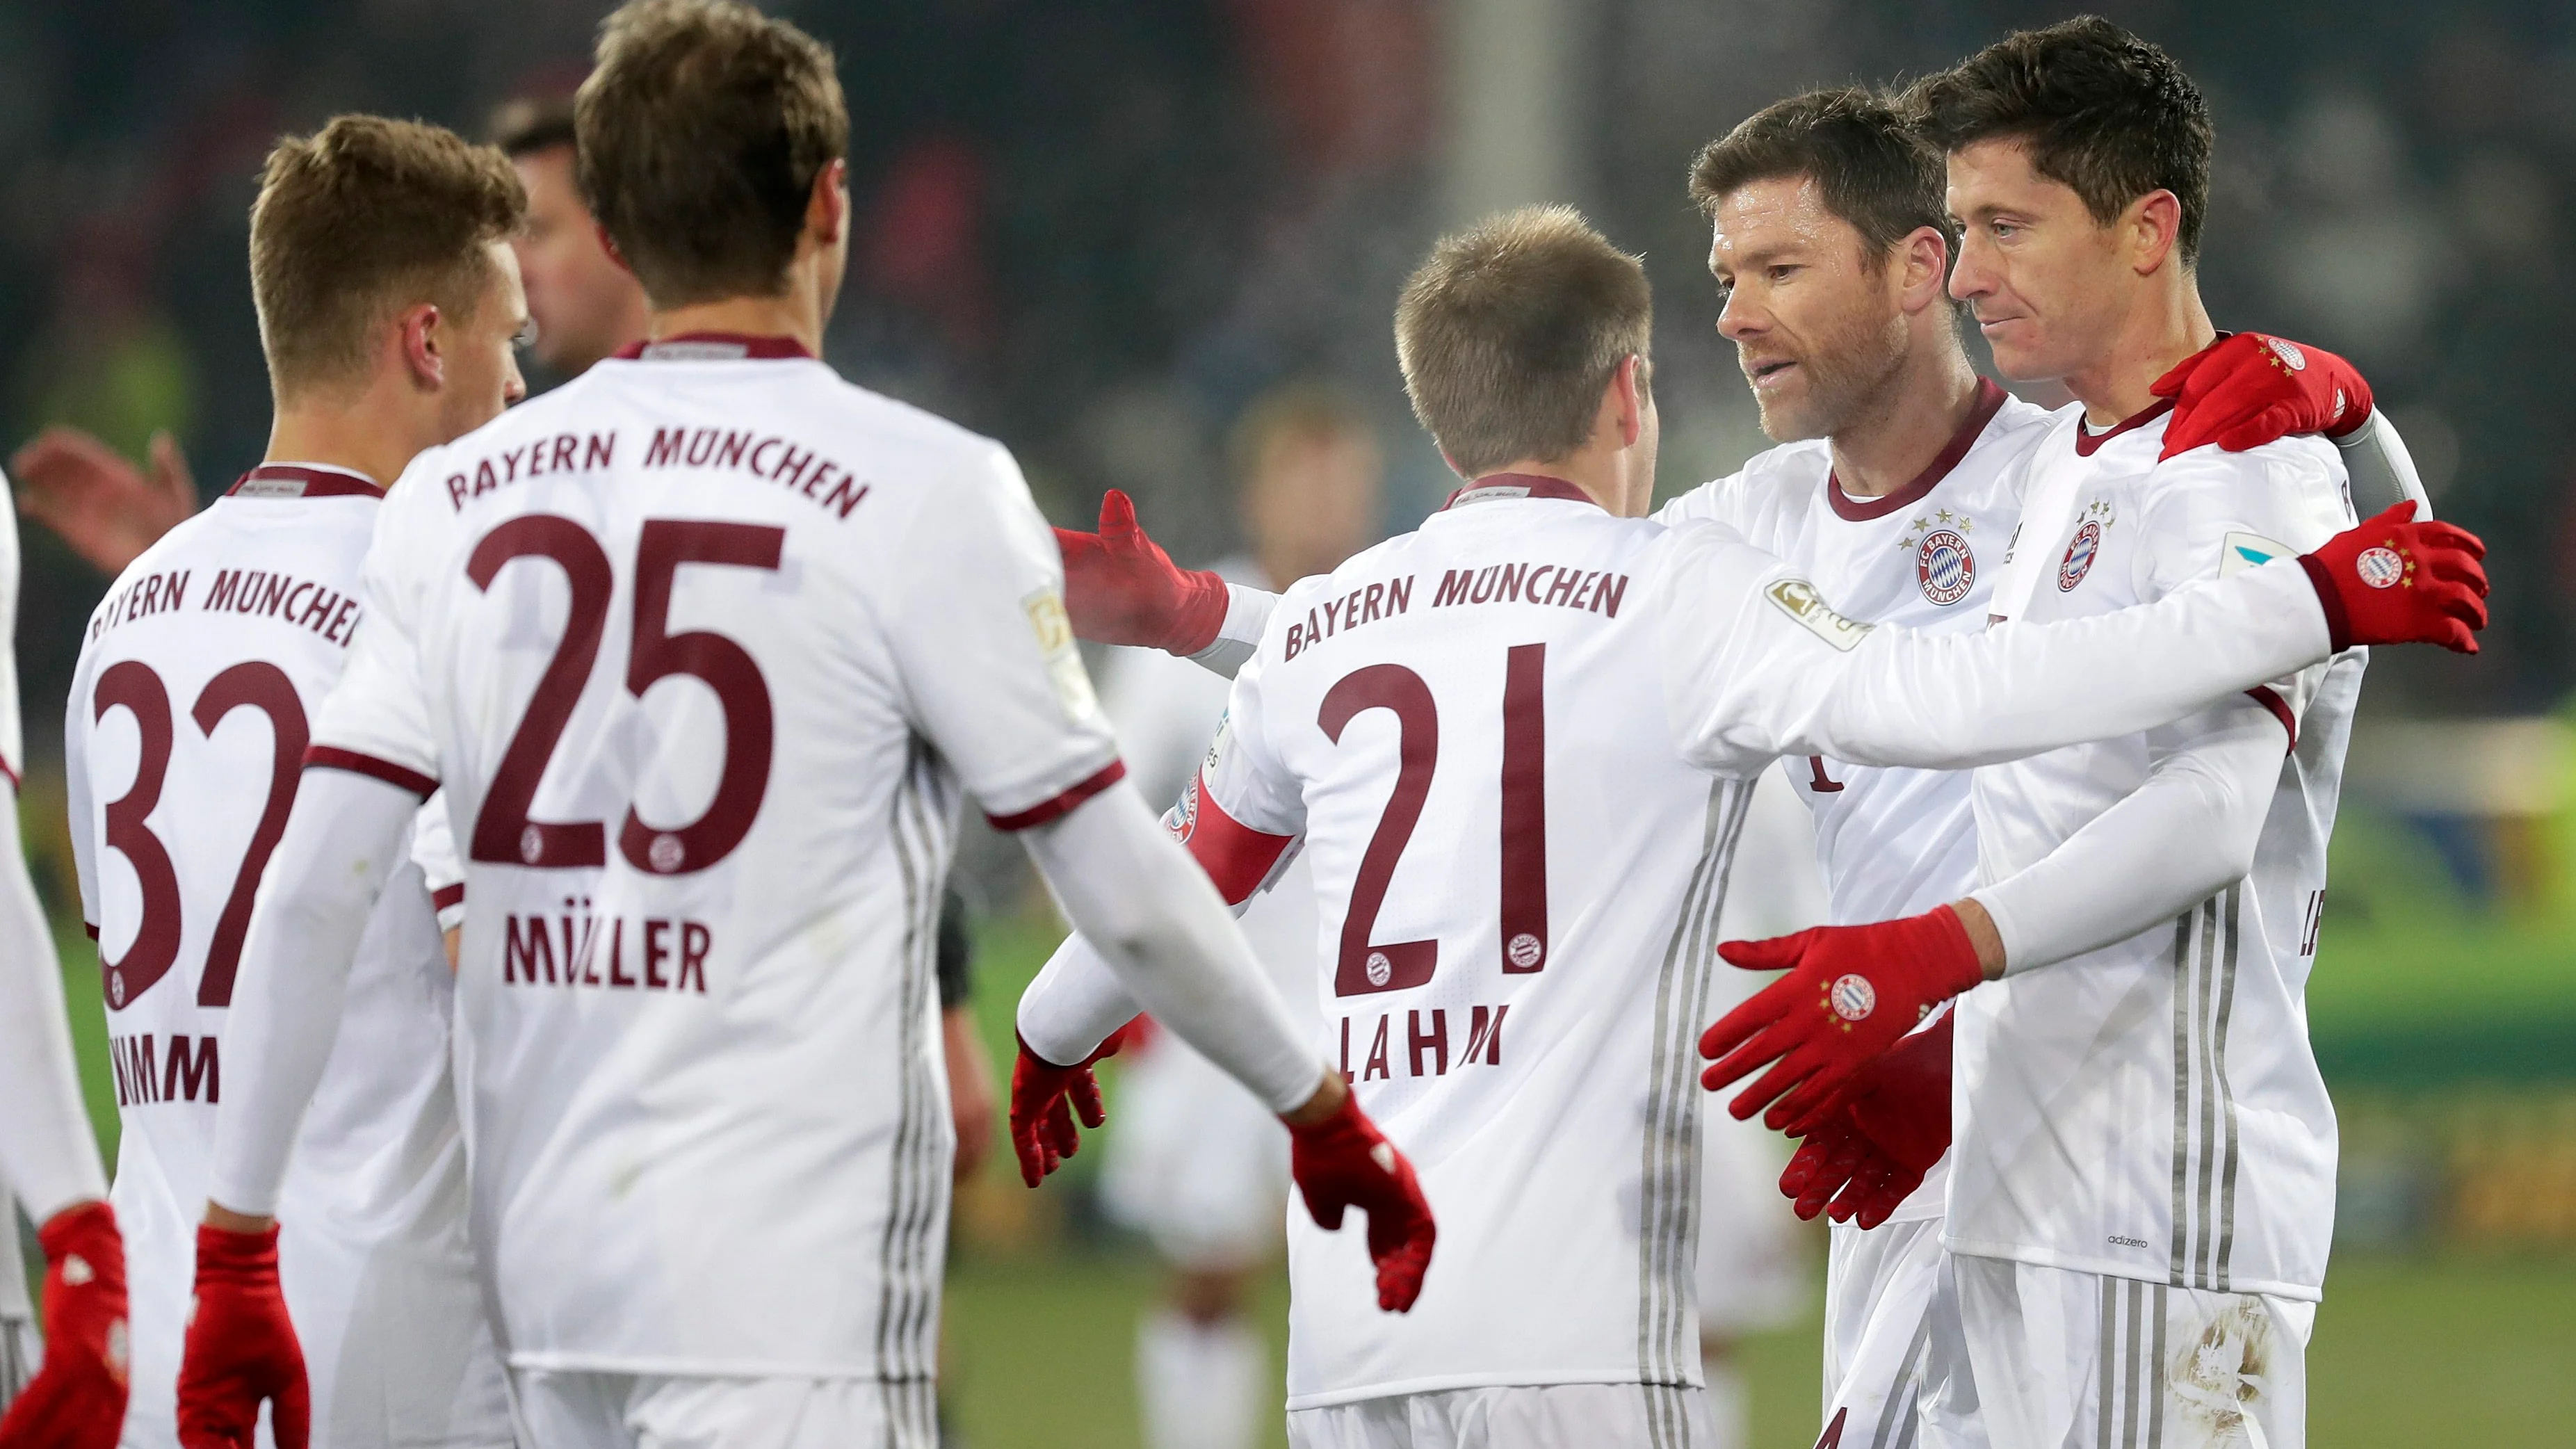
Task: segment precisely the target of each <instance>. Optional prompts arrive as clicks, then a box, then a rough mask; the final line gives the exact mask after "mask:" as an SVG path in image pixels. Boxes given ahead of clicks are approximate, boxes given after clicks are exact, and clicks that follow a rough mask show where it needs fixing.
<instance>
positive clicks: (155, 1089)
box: [107, 1031, 224, 1107]
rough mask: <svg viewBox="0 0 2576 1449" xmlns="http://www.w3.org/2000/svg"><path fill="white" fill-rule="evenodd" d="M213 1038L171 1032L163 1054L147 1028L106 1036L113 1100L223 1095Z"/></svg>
mask: <svg viewBox="0 0 2576 1449" xmlns="http://www.w3.org/2000/svg"><path fill="white" fill-rule="evenodd" d="M215 1043H216V1038H214V1037H211V1036H174V1037H172V1038H170V1041H169V1046H168V1050H167V1051H166V1053H165V1052H164V1051H163V1050H162V1049H161V1048H160V1047H159V1045H158V1044H157V1039H156V1037H155V1036H154V1034H153V1033H151V1032H148V1031H147V1032H144V1033H142V1034H141V1035H138V1036H111V1037H109V1038H108V1039H107V1061H108V1065H109V1066H110V1067H111V1068H113V1069H114V1070H115V1073H116V1105H118V1106H120V1107H142V1106H147V1105H149V1104H151V1103H154V1102H205V1103H208V1104H210V1105H211V1104H212V1103H215V1102H219V1101H221V1100H223V1085H224V1074H223V1071H222V1069H221V1068H220V1066H219V1065H218V1064H217V1062H216V1058H215Z"/></svg>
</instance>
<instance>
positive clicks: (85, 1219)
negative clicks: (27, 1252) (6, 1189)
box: [36, 1202, 125, 1263]
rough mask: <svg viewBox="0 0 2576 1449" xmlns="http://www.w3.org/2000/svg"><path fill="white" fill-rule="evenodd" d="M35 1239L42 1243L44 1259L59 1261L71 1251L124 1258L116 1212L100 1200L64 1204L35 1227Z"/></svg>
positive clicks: (89, 1256) (97, 1257) (93, 1258)
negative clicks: (76, 1205)
mask: <svg viewBox="0 0 2576 1449" xmlns="http://www.w3.org/2000/svg"><path fill="white" fill-rule="evenodd" d="M36 1241H37V1242H38V1243H41V1244H43V1245H44V1249H45V1261H46V1262H48V1263H59V1262H61V1261H62V1260H63V1258H64V1257H65V1256H66V1255H68V1254H72V1253H77V1254H79V1255H80V1256H82V1257H84V1258H87V1259H90V1260H91V1261H92V1262H93V1263H95V1262H97V1261H98V1260H100V1259H102V1258H111V1257H112V1258H113V1259H114V1260H115V1261H117V1262H120V1263H121V1262H123V1261H124V1260H125V1239H124V1238H123V1237H121V1236H120V1235H119V1234H118V1233H117V1231H116V1213H115V1211H114V1210H113V1209H111V1208H109V1207H108V1205H107V1204H106V1203H103V1202H86V1203H83V1204H81V1205H80V1206H79V1207H73V1208H65V1209H63V1210H62V1211H61V1212H58V1213H56V1214H54V1215H53V1216H52V1217H50V1218H47V1219H45V1225H44V1226H43V1227H41V1228H38V1229H36Z"/></svg>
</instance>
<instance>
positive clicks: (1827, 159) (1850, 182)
mask: <svg viewBox="0 0 2576 1449" xmlns="http://www.w3.org/2000/svg"><path fill="white" fill-rule="evenodd" d="M1790 176H1803V177H1808V178H1811V179H1813V180H1814V181H1815V183H1816V191H1817V196H1818V198H1819V199H1820V200H1822V201H1823V202H1824V204H1825V209H1826V210H1827V211H1830V212H1832V213H1833V214H1834V215H1835V216H1838V217H1840V218H1842V219H1843V220H1844V221H1846V222H1849V223H1850V224H1851V227H1852V229H1853V230H1855V231H1857V232H1859V233H1860V237H1861V242H1862V244H1863V245H1864V247H1865V248H1866V249H1867V251H1868V254H1869V259H1870V264H1871V265H1872V266H1878V265H1880V264H1882V263H1884V262H1885V261H1886V259H1887V256H1888V254H1889V253H1890V252H1891V251H1893V250H1894V249H1895V247H1896V244H1897V243H1898V242H1901V241H1903V240H1905V239H1906V238H1907V237H1909V236H1912V235H1913V234H1914V233H1915V232H1917V231H1919V230H1921V229H1922V228H1924V227H1927V226H1928V227H1930V228H1932V229H1933V230H1934V231H1937V232H1939V233H1940V234H1941V238H1942V240H1943V241H1944V242H1946V243H1948V244H1949V246H1950V248H1951V249H1952V250H1953V251H1955V250H1957V248H1958V242H1959V237H1958V230H1957V228H1956V227H1955V226H1954V225H1953V224H1952V223H1951V221H1950V213H1949V209H1948V208H1947V207H1946V206H1944V205H1943V204H1942V191H1943V188H1944V186H1945V184H1946V183H1945V181H1944V178H1943V175H1942V167H1941V153H1940V152H1939V151H1937V150H1935V149H1934V148H1933V147H1932V146H1931V145H1930V144H1929V143H1928V142H1926V141H1925V140H1924V139H1923V138H1922V137H1921V136H1919V135H1917V134H1916V133H1915V131H1914V128H1913V127H1912V125H1911V124H1910V123H1909V121H1908V119H1907V117H1906V116H1905V114H1904V112H1902V111H1900V110H1899V109H1898V108H1897V107H1896V106H1895V105H1894V104H1892V103H1891V102H1889V101H1887V100H1885V99H1884V98H1882V97H1880V96H1878V95H1876V94H1874V93H1872V92H1870V91H1867V90H1864V89H1862V88H1860V87H1858V86H1840V87H1836V88H1834V89H1831V90H1821V91H1809V92H1807V93H1806V94H1805V95H1802V96H1791V97H1789V98H1788V99H1787V100H1785V101H1775V102H1773V103H1772V104H1770V105H1768V106H1765V107H1763V108H1762V109H1761V110H1758V111H1756V112H1754V113H1753V114H1752V115H1750V116H1748V117H1746V118H1745V119H1744V121H1743V123H1742V124H1740V125H1738V126H1737V127H1736V128H1735V129H1734V130H1732V131H1729V132H1727V133H1726V134H1725V135H1723V136H1720V137H1719V138H1717V139H1716V140H1714V141H1711V142H1709V143H1708V144H1707V145H1705V146H1702V147H1701V148H1700V151H1699V155H1698V156H1697V157H1695V158H1693V159H1692V161H1691V174H1690V194H1691V200H1693V201H1695V202H1697V203H1698V204H1699V208H1700V210H1702V211H1704V212H1709V213H1711V214H1714V213H1715V212H1716V209H1717V204H1718V202H1719V201H1721V200H1723V199H1724V198H1726V197H1727V196H1729V195H1731V194H1733V193H1734V192H1736V191H1737V190H1739V189H1741V188H1743V187H1745V186H1749V185H1751V184H1753V183H1754V182H1756V181H1774V180H1778V179H1780V178H1783V177H1790Z"/></svg>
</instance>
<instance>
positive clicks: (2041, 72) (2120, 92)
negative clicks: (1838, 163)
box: [1906, 15, 2213, 265]
mask: <svg viewBox="0 0 2576 1449" xmlns="http://www.w3.org/2000/svg"><path fill="white" fill-rule="evenodd" d="M1906 100H1907V105H1908V107H1909V109H1911V110H1912V111H1913V112H1914V114H1915V118H1916V125H1917V126H1918V128H1919V129H1920V130H1921V131H1922V133H1923V136H1924V138H1925V139H1926V140H1928V141H1930V142H1931V143H1932V144H1933V145H1935V146H1938V147H1940V148H1941V149H1943V150H1944V151H1957V150H1960V149H1962V148H1964V147H1967V146H1970V145H1973V144H1975V143H1976V142H1979V141H1986V140H1996V139H2002V140H2013V141H2019V142H2021V143H2022V144H2023V145H2024V146H2026V147H2028V148H2029V151H2030V163H2031V167H2032V169H2034V170H2036V171H2037V172H2038V173H2039V174H2040V175H2042V176H2045V177H2047V178H2049V179H2050V180H2052V181H2056V182H2060V183H2062V184H2064V185H2065V186H2067V187H2068V188H2070V189H2071V190H2073V191H2074V193H2075V194H2076V195H2077V196H2079V197H2082V198H2083V200H2084V209H2085V210H2086V211H2088V212H2090V213H2091V214H2092V216H2093V219H2094V220H2095V221H2096V222H2098V223H2100V224H2102V225H2105V226H2107V225H2109V224H2110V223H2111V222H2112V221H2113V220H2114V219H2116V218H2117V217H2118V216H2119V215H2120V213H2121V212H2122V211H2123V210H2125V209H2127V207H2128V206H2129V204H2130V203H2131V202H2133V201H2136V200H2137V199H2138V198H2139V197H2141V196H2145V195H2147V194H2148V193H2150V192H2154V191H2159V190H2161V191H2170V192H2172V193H2173V194H2174V197H2175V199H2176V200H2178V201H2180V202H2181V203H2182V227H2181V232H2180V235H2179V237H2178V240H2179V242H2180V244H2181V249H2182V258H2183V261H2184V263H2185V264H2186V265H2188V264H2190V263H2191V262H2193V261H2195V260H2197V259H2198V258H2199V256H2200V227H2201V222H2202V220H2203V218H2204V217H2205V216H2206V214H2207V213H2208V210H2209V153H2210V147H2211V144H2212V139H2213V137H2212V131H2211V127H2210V122H2209V103H2208V102H2207V101H2206V100H2204V99H2202V97H2201V94H2200V88H2199V87H2198V86H2196V85H2193V84H2192V82H2191V77H2189V76H2187V75H2185V74H2183V70H2182V67H2181V66H2179V65H2176V64H2174V60H2173V57H2172V56H2169V55H2167V54H2165V53H2164V51H2163V50H2162V49H2160V48H2158V47H2156V46H2154V45H2151V44H2149V43H2148V42H2146V41H2144V40H2140V39H2139V38H2138V37H2136V36H2134V35H2131V34H2130V33H2129V32H2127V31H2125V30H2122V29H2121V28H2120V27H2119V26H2116V25H2114V24H2112V23H2111V22H2110V21H2108V20H2105V19H2103V18H2102V17H2100V16H2098V15H2085V16H2080V17H2078V18H2076V19H2074V20H2068V21H2063V22H2060V23H2059V24H2056V25H2051V26H2049V27H2047V28H2046V29H2044V30H2022V31H2016V32H2014V33H2013V34H2011V35H2008V36H2006V37H2004V38H2003V39H2001V40H1999V41H1996V42H1995V43H1994V44H1992V45H1989V46H1987V47H1986V48H1985V49H1983V50H1981V51H1978V52H1977V53H1976V54H1974V55H1972V56H1969V57H1968V58H1967V59H1966V60H1963V61H1961V62H1959V64H1958V65H1957V66H1955V67H1954V68H1952V69H1950V70H1947V71H1943V72H1941V73H1940V74H1938V75H1932V76H1927V77H1925V78H1924V79H1923V80H1921V81H1918V82H1916V83H1915V85H1914V87H1913V88H1912V90H1911V91H1909V92H1908V93H1907V97H1906Z"/></svg>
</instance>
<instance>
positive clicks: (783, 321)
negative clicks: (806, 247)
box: [645, 268, 823, 357]
mask: <svg viewBox="0 0 2576 1449" xmlns="http://www.w3.org/2000/svg"><path fill="white" fill-rule="evenodd" d="M701 332H721V333H726V334H729V335H731V336H735V337H788V338H793V339H794V340H795V341H796V342H797V343H798V344H799V345H801V346H803V347H804V349H805V350H806V351H807V352H809V353H812V354H813V355H814V356H816V357H820V356H822V355H823V308H822V306H821V305H820V304H819V302H818V301H817V300H816V298H815V296H814V295H813V291H812V288H811V287H810V286H809V285H807V278H806V277H805V275H804V269H803V268H797V269H795V270H793V271H791V272H790V273H789V275H788V284H787V290H786V292H785V293H783V294H781V295H779V296H776V297H726V298H723V299H721V300H718V301H714V302H692V303H690V304H688V305H687V306H682V307H672V308H668V309H665V310H659V311H655V312H653V313H651V314H650V315H649V317H648V318H647V324H646V328H645V335H646V336H648V337H650V338H651V339H652V340H654V341H656V342H659V341H661V340H662V339H663V338H666V337H686V336H689V335H691V334H692V333H701Z"/></svg>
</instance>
